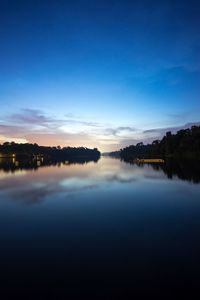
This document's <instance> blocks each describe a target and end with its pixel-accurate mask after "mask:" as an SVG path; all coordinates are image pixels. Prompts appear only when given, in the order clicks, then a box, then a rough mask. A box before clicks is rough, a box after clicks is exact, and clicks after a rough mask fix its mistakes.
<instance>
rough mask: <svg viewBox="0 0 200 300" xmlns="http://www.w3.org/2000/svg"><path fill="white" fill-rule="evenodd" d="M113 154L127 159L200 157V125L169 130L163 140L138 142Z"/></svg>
mask: <svg viewBox="0 0 200 300" xmlns="http://www.w3.org/2000/svg"><path fill="white" fill-rule="evenodd" d="M113 154H114V156H117V154H119V156H120V157H121V158H122V159H125V160H131V159H135V158H179V159H181V158H184V159H185V158H188V159H190V158H192V159H200V126H192V127H191V128H190V129H189V128H188V129H184V130H179V131H178V132H177V133H176V134H172V133H171V131H169V132H167V133H166V135H165V136H164V137H163V138H162V140H155V141H153V143H152V144H147V145H144V144H143V143H138V144H137V145H131V146H129V147H126V148H124V149H121V150H120V151H119V152H118V153H117V152H114V153H113ZM111 155H112V153H111Z"/></svg>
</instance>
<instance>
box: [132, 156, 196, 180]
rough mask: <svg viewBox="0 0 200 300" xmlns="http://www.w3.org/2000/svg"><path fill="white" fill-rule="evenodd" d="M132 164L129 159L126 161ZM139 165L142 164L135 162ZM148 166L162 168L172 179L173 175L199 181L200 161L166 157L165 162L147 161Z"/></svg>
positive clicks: (156, 169)
mask: <svg viewBox="0 0 200 300" xmlns="http://www.w3.org/2000/svg"><path fill="white" fill-rule="evenodd" d="M127 163H130V164H132V165H134V164H135V163H132V162H130V161H127ZM137 165H138V166H139V167H143V166H144V165H143V164H137ZM148 165H149V166H150V167H152V168H153V169H154V170H155V171H160V170H162V171H163V172H164V173H165V174H166V175H167V177H168V178H171V179H173V178H174V177H178V178H179V179H182V180H188V181H192V182H193V183H199V182H200V161H195V160H185V161H184V160H182V161H181V160H173V159H171V160H170V159H168V160H166V161H165V163H164V164H163V163H153V164H151V163H149V164H148Z"/></svg>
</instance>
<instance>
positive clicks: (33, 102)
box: [0, 0, 200, 152]
mask: <svg viewBox="0 0 200 300" xmlns="http://www.w3.org/2000/svg"><path fill="white" fill-rule="evenodd" d="M199 16H200V1H199V0H190V1H188V0H187V1H184V0H182V1H180V0H173V1H172V0H167V1H165V0H162V1H161V0H160V1H157V0H138V1H137V0H134V1H126V0H123V1H118V0H101V1H100V0H96V1H94V0H90V1H89V0H82V1H81V0H73V1H68V0H54V1H53V0H44V1H43V0H40V1H39V0H34V1H33V0H29V1H27V0H24V1H23V0H16V1H15V0H7V1H0V143H3V142H5V141H15V142H22V143H23V142H31V143H38V144H39V145H50V146H51V145H52V146H57V145H60V146H85V147H91V148H94V147H97V148H98V149H100V150H101V151H103V152H104V151H112V150H117V149H120V148H123V147H125V146H128V145H130V144H136V143H137V142H141V141H143V142H144V143H148V142H151V141H153V140H155V139H157V138H161V137H162V136H163V135H164V134H165V132H166V131H169V130H172V132H176V131H177V130H179V129H181V128H187V127H190V126H192V125H193V124H199V123H200V114H199V112H200V97H199V96H200V30H199V28H200V18H199Z"/></svg>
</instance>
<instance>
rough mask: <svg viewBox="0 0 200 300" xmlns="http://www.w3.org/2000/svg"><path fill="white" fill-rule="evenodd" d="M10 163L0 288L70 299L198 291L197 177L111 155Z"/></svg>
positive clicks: (2, 213) (2, 193)
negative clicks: (84, 160)
mask: <svg viewBox="0 0 200 300" xmlns="http://www.w3.org/2000/svg"><path fill="white" fill-rule="evenodd" d="M14 165H15V167H10V164H5V163H4V164H1V165H0V241H1V248H0V266H1V275H2V279H1V281H0V287H1V289H5V288H8V289H9V290H15V289H23V290H24V289H28V290H29V289H32V290H33V291H36V290H39V289H43V290H45V289H48V290H50V289H53V290H54V292H55V291H56V293H61V291H63V289H64V290H65V292H67V293H69V294H70V298H69V299H73V298H75V299H79V298H80V299H82V298H83V293H84V292H87V293H89V295H90V296H91V297H92V298H93V299H97V298H99V299H118V298H120V299H121V298H123V299H126V298H127V297H128V295H132V296H134V295H138V294H139V295H142V294H145V295H151V293H154V294H155V293H157V294H159V295H160V294H162V297H164V296H166V297H172V296H174V295H175V293H178V294H180V293H181V292H183V291H184V290H187V292H189V293H191V292H192V291H194V290H197V291H198V286H199V279H200V234H199V233H200V184H199V174H198V170H196V171H195V170H194V174H192V170H193V168H190V169H188V167H187V168H182V167H179V169H177V168H178V167H177V166H174V165H173V166H172V165H168V166H164V167H162V166H159V165H157V166H155V165H154V166H152V165H143V166H138V165H132V164H128V163H125V162H121V161H120V160H117V159H112V158H108V157H103V158H101V159H100V160H99V161H98V162H87V163H83V164H80V162H79V163H76V164H73V163H71V162H70V163H69V162H65V164H63V163H59V164H54V165H51V164H49V165H48V166H42V167H40V166H39V165H40V164H39V165H38V167H35V168H32V167H31V166H30V167H29V168H28V167H27V166H26V167H20V166H19V164H17V165H16V164H14ZM14 165H13V166H14ZM188 170H189V171H188ZM59 299H61V296H59ZM65 299H66V298H65Z"/></svg>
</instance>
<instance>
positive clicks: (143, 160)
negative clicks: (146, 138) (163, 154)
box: [134, 158, 165, 164]
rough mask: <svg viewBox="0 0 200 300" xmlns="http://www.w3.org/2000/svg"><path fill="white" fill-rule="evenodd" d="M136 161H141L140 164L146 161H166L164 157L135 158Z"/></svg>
mask: <svg viewBox="0 0 200 300" xmlns="http://www.w3.org/2000/svg"><path fill="white" fill-rule="evenodd" d="M134 162H136V163H139V164H144V163H150V164H151V163H164V162H165V161H164V159H162V158H142V159H139V158H137V159H135V160H134Z"/></svg>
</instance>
